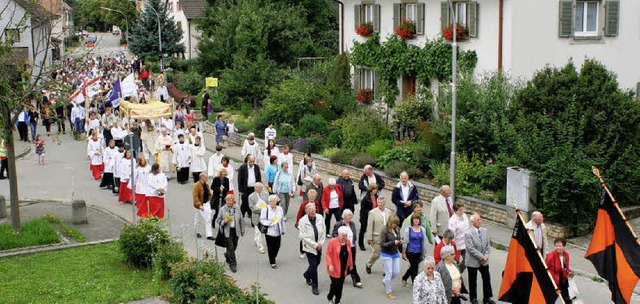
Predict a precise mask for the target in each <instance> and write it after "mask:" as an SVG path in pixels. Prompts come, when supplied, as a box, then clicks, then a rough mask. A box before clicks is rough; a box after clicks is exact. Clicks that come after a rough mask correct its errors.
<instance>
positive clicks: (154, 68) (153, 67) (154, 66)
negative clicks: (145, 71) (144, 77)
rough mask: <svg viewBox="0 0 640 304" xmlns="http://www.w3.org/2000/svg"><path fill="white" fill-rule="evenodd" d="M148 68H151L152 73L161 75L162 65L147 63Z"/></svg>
mask: <svg viewBox="0 0 640 304" xmlns="http://www.w3.org/2000/svg"><path fill="white" fill-rule="evenodd" d="M146 66H147V67H148V68H149V71H151V72H152V73H160V65H159V64H157V63H153V62H151V63H147V64H146Z"/></svg>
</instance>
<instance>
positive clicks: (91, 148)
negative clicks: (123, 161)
mask: <svg viewBox="0 0 640 304" xmlns="http://www.w3.org/2000/svg"><path fill="white" fill-rule="evenodd" d="M87 156H88V157H89V158H91V164H92V165H101V164H102V141H100V140H96V141H94V140H93V139H90V140H89V143H87Z"/></svg>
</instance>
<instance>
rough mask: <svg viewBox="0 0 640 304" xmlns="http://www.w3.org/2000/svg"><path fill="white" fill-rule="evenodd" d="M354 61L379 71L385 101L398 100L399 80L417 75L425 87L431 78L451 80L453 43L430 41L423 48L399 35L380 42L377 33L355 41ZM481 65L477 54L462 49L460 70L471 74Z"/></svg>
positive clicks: (459, 53) (352, 55)
mask: <svg viewBox="0 0 640 304" xmlns="http://www.w3.org/2000/svg"><path fill="white" fill-rule="evenodd" d="M351 62H352V63H353V64H354V65H356V66H366V67H372V68H375V69H376V70H377V71H378V74H379V76H380V92H381V95H382V98H383V99H384V100H385V101H395V97H396V96H397V95H398V94H399V92H400V90H399V88H398V84H397V81H396V80H397V79H398V77H401V76H406V75H412V76H416V78H417V80H418V81H419V82H420V83H423V84H429V82H430V81H431V79H437V80H438V81H450V80H451V44H450V43H448V42H447V41H445V40H443V39H442V38H439V39H436V40H431V41H427V42H426V43H425V45H424V46H423V47H419V46H416V45H413V44H407V42H406V41H404V40H402V39H401V38H400V37H398V36H397V35H392V36H390V37H389V38H388V39H387V41H385V42H384V43H382V44H381V43H380V35H378V34H374V35H373V36H371V37H370V38H369V39H368V40H367V41H366V42H365V43H359V42H357V41H356V42H354V47H353V51H352V53H351ZM477 63H478V57H477V55H476V52H475V51H462V52H461V51H460V50H459V49H458V71H459V72H460V73H471V72H472V71H473V69H475V67H476V64H477Z"/></svg>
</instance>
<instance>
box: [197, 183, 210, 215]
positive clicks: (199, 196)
mask: <svg viewBox="0 0 640 304" xmlns="http://www.w3.org/2000/svg"><path fill="white" fill-rule="evenodd" d="M205 191H209V199H211V197H212V196H211V191H210V190H209V187H208V185H206V184H205V185H203V184H202V182H200V181H198V182H197V183H196V184H195V185H193V207H194V208H196V209H200V207H202V205H203V204H204V203H207V202H205V201H204V192H205Z"/></svg>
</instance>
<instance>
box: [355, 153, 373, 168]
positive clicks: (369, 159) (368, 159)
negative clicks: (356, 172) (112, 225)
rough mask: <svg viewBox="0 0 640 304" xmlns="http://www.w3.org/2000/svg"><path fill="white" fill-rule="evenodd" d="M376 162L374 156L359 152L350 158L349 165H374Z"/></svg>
mask: <svg viewBox="0 0 640 304" xmlns="http://www.w3.org/2000/svg"><path fill="white" fill-rule="evenodd" d="M377 162H378V160H377V159H376V157H375V156H373V155H369V154H360V155H358V156H356V157H354V158H352V159H351V165H352V166H354V167H356V168H363V167H364V166H366V165H372V166H373V165H375V164H376V163H377Z"/></svg>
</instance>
